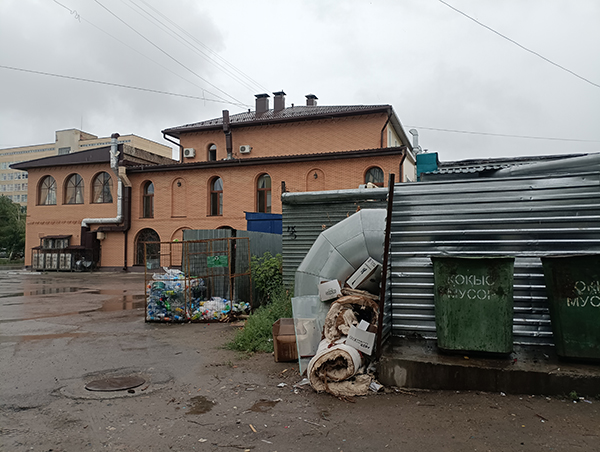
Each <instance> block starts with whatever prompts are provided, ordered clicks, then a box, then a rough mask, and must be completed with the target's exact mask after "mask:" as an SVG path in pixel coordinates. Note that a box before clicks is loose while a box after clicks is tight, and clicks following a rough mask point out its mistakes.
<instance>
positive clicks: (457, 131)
mask: <svg viewBox="0 0 600 452" xmlns="http://www.w3.org/2000/svg"><path fill="white" fill-rule="evenodd" d="M405 127H411V128H415V129H424V130H435V131H437V132H450V133H465V134H469V135H486V136H492V137H502V138H526V139H528V140H550V141H572V142H578V143H600V140H582V139H578V138H559V137H537V136H531V135H509V134H505V133H490V132H473V131H469V130H455V129H440V128H436V127H422V126H409V125H405Z"/></svg>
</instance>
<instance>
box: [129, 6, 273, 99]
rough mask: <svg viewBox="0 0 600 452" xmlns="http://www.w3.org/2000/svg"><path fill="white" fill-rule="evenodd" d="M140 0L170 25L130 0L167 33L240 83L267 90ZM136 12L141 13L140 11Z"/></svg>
mask: <svg viewBox="0 0 600 452" xmlns="http://www.w3.org/2000/svg"><path fill="white" fill-rule="evenodd" d="M122 1H124V0H122ZM140 1H141V3H142V4H144V5H145V6H146V8H149V9H150V10H152V11H154V12H155V13H156V14H157V15H158V16H160V17H162V18H163V19H164V20H165V21H167V22H168V25H167V24H165V23H164V22H163V21H162V20H161V19H160V18H159V17H157V16H156V15H154V14H153V13H152V12H150V11H148V10H146V9H145V8H144V7H143V6H141V5H138V4H137V3H136V2H135V1H134V0H129V2H130V3H131V4H133V5H134V6H135V7H136V8H138V9H139V10H140V11H142V12H143V13H144V14H146V15H147V16H148V17H150V18H151V19H152V20H153V21H155V22H156V23H158V24H159V25H160V26H161V27H162V28H163V29H164V30H165V31H166V32H167V33H169V34H171V36H177V39H179V40H180V41H181V40H183V41H184V42H185V44H186V45H187V46H188V47H191V48H192V49H193V50H194V51H195V52H196V53H197V54H198V55H200V56H202V58H204V59H205V60H207V61H208V62H209V63H211V64H213V65H214V66H216V67H217V68H218V69H220V70H221V71H223V72H225V73H226V74H227V75H229V76H230V77H231V78H233V79H234V80H236V81H237V82H238V83H240V84H242V85H244V86H245V87H246V88H248V89H249V90H251V91H253V92H256V91H257V90H262V91H267V89H266V88H265V87H263V86H262V85H260V84H259V83H258V82H257V81H255V80H254V79H252V78H251V77H250V76H249V75H247V74H245V73H244V72H243V71H241V70H240V69H238V68H237V67H235V66H234V65H232V64H231V63H229V62H228V61H227V60H226V59H225V58H223V57H221V56H220V55H219V54H218V53H217V52H215V51H214V50H212V49H211V48H210V47H208V46H207V45H206V44H204V43H203V42H202V41H200V40H198V39H197V38H196V37H195V36H194V35H192V34H190V33H189V32H187V31H186V30H185V29H184V28H182V27H181V26H179V24H177V23H176V22H174V21H172V20H171V19H169V17H167V16H166V15H165V14H163V13H162V12H160V11H159V10H158V9H156V8H155V7H153V6H152V5H150V4H148V3H147V2H146V1H144V0H140ZM128 6H129V5H128ZM136 12H137V13H138V14H140V12H139V11H136ZM146 20H148V19H146ZM177 30H178V31H177ZM191 41H193V42H191ZM194 42H195V43H196V44H198V45H199V46H200V47H202V48H203V49H205V50H202V49H200V48H198V46H197V45H195V44H194ZM217 60H218V61H217Z"/></svg>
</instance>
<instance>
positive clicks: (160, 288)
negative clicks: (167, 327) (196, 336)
mask: <svg viewBox="0 0 600 452" xmlns="http://www.w3.org/2000/svg"><path fill="white" fill-rule="evenodd" d="M163 269H164V270H165V273H164V274H159V273H155V274H154V275H152V279H153V281H151V282H149V283H148V285H147V287H146V295H147V297H146V300H147V310H146V320H149V321H161V322H170V321H175V322H181V321H183V320H187V316H186V312H185V281H184V279H185V276H184V274H183V272H181V271H180V270H174V269H169V268H167V267H164V268H163Z"/></svg>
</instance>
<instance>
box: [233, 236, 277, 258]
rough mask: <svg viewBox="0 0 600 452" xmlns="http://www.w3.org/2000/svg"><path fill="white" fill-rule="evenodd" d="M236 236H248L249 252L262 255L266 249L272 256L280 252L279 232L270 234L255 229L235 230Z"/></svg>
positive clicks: (253, 254)
mask: <svg viewBox="0 0 600 452" xmlns="http://www.w3.org/2000/svg"><path fill="white" fill-rule="evenodd" d="M236 235H237V237H248V238H249V239H250V254H251V255H252V256H259V257H260V256H262V255H263V254H265V253H266V252H267V251H268V252H269V253H271V254H272V255H273V256H275V255H277V254H281V249H282V248H281V240H282V239H281V234H270V233H268V232H257V231H237V234H236Z"/></svg>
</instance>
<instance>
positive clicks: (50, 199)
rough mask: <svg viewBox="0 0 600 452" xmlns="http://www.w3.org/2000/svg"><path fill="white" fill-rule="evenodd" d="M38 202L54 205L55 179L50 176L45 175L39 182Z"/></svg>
mask: <svg viewBox="0 0 600 452" xmlns="http://www.w3.org/2000/svg"><path fill="white" fill-rule="evenodd" d="M38 204H41V205H46V206H49V205H56V181H55V180H54V178H53V177H52V176H46V177H44V178H43V179H42V182H41V183H40V188H39V192H38Z"/></svg>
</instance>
